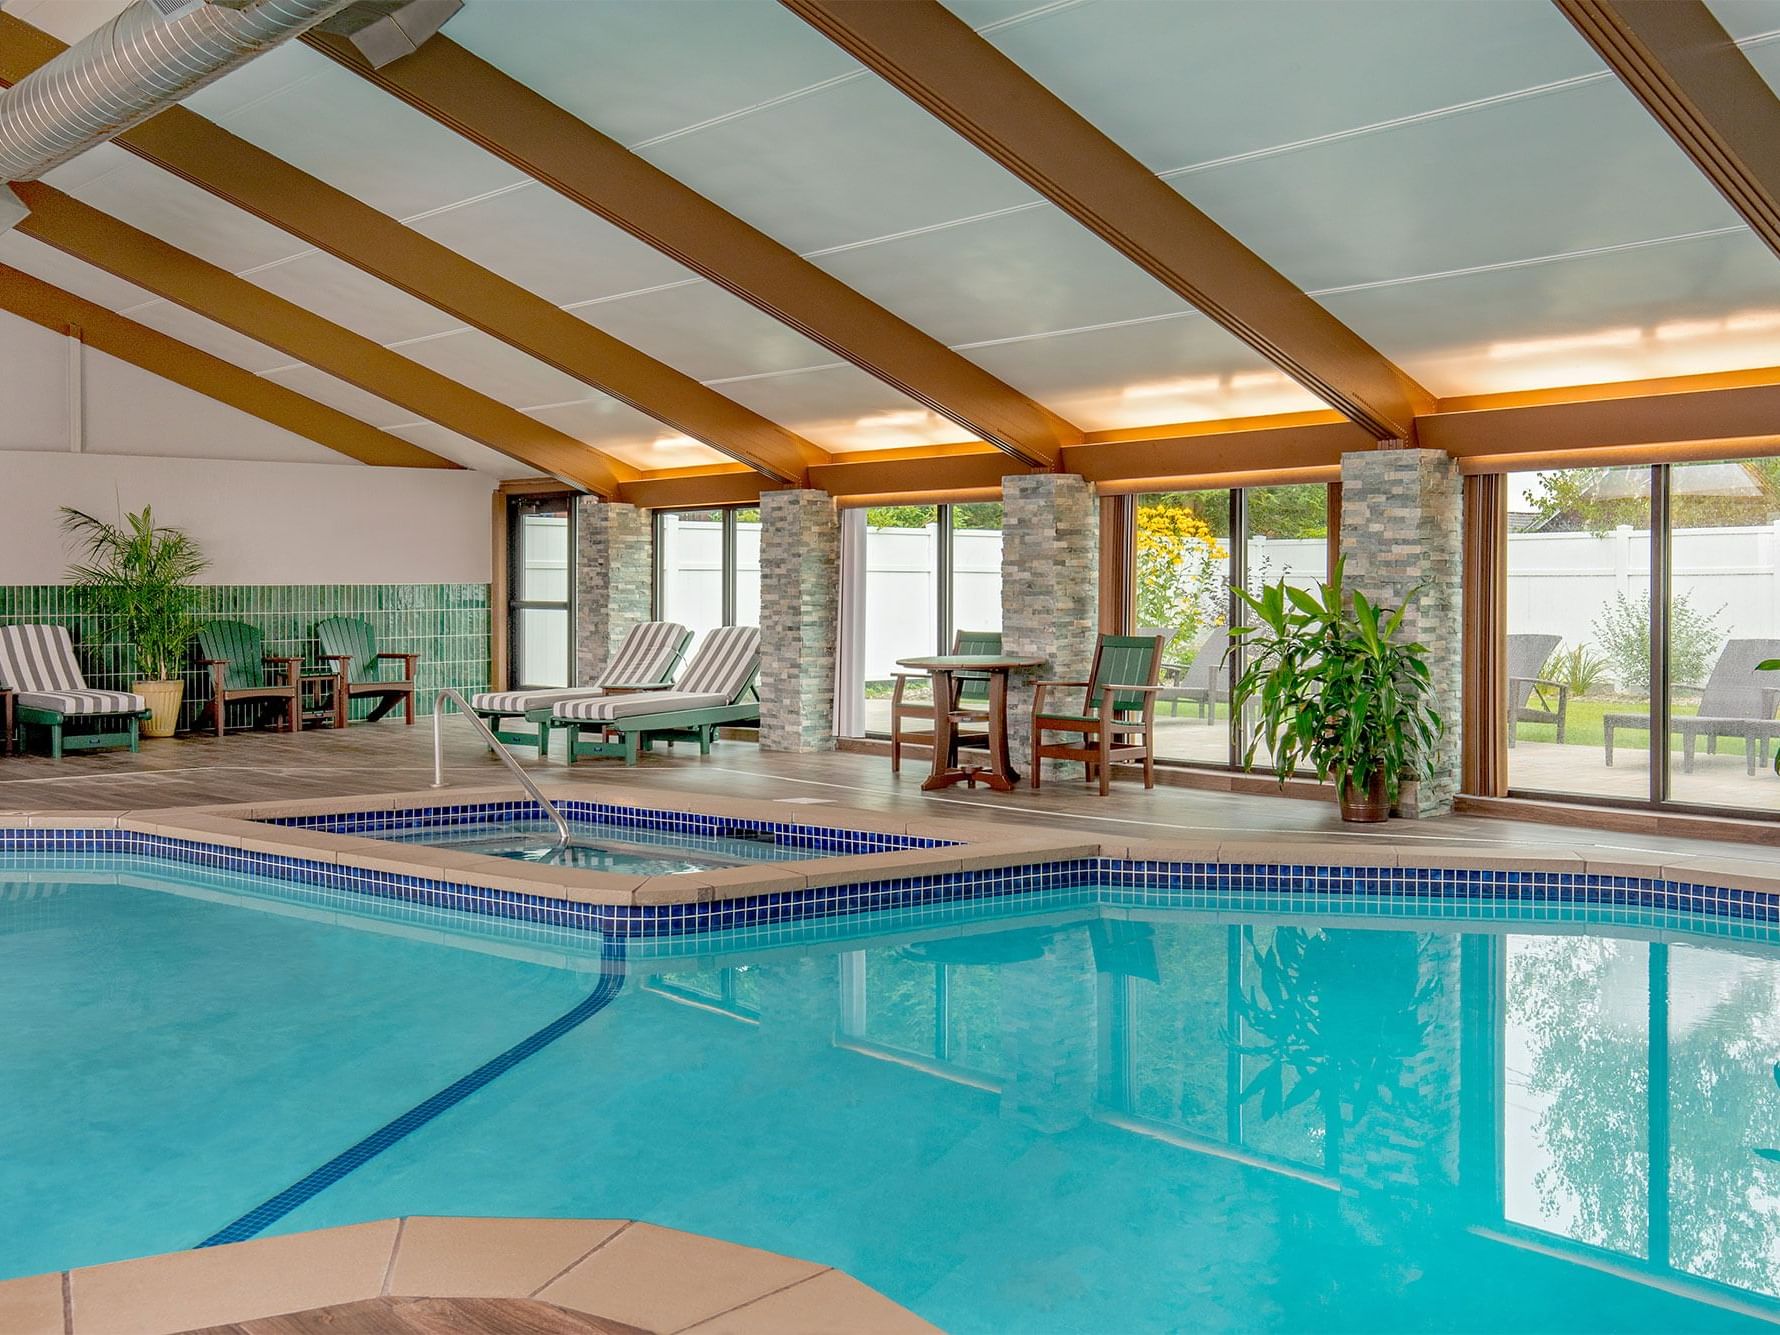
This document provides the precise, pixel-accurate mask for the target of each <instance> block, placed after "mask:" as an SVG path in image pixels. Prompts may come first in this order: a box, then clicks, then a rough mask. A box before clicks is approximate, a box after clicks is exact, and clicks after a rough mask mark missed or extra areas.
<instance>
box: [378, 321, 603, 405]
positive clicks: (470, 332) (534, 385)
mask: <svg viewBox="0 0 1780 1335" xmlns="http://www.w3.org/2000/svg"><path fill="white" fill-rule="evenodd" d="M401 353H402V355H403V356H404V357H411V358H413V359H414V360H415V361H417V362H419V363H421V365H423V366H430V367H432V368H433V370H435V371H437V372H439V373H440V374H441V375H447V376H450V377H451V378H452V379H453V380H455V381H457V382H458V383H459V384H461V385H468V386H469V387H470V388H471V389H475V390H480V391H481V392H482V393H484V394H486V395H488V396H489V397H490V398H494V399H499V400H500V401H501V402H502V403H505V404H507V405H509V406H511V407H514V408H529V407H532V406H533V405H535V404H540V403H567V402H570V401H572V400H575V399H581V398H585V397H586V396H587V394H588V393H589V392H590V391H589V389H588V387H587V386H586V385H584V384H582V383H581V382H580V381H579V380H577V379H575V378H574V377H573V376H570V375H564V374H563V373H562V372H561V371H558V370H556V369H554V368H553V367H550V366H546V365H545V364H544V363H543V362H541V361H539V360H537V359H536V358H535V357H530V356H527V355H526V354H525V353H523V352H520V351H519V350H518V349H517V348H514V347H512V346H511V345H509V344H506V343H503V342H501V341H500V340H499V339H498V338H493V337H490V336H489V335H487V334H484V333H482V332H481V331H480V330H476V329H465V330H460V331H459V332H457V333H455V334H447V335H446V336H445V337H443V338H429V339H427V340H425V341H424V342H420V343H409V344H405V345H404V346H403V347H402V348H401Z"/></svg>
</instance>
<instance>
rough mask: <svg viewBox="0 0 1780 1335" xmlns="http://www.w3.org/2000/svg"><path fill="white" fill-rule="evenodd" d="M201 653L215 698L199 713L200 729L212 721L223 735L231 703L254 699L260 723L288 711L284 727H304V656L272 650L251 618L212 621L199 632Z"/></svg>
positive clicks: (213, 726) (212, 696)
mask: <svg viewBox="0 0 1780 1335" xmlns="http://www.w3.org/2000/svg"><path fill="white" fill-rule="evenodd" d="M198 652H199V654H201V655H202V657H200V658H199V660H198V661H199V662H200V663H201V664H202V665H203V666H204V667H205V668H206V669H207V670H208V671H209V673H210V699H209V701H207V702H206V703H205V705H204V711H203V713H201V714H199V715H198V721H197V728H198V729H203V728H204V727H206V726H210V727H212V728H214V729H215V732H216V735H217V736H218V737H221V736H222V735H223V733H224V731H225V730H226V728H227V726H228V712H229V706H230V705H233V704H251V705H253V706H254V709H253V711H252V713H253V720H254V722H255V723H256V724H264V723H265V722H266V720H267V716H268V715H272V714H275V713H276V714H282V715H283V723H282V727H283V730H284V731H286V732H297V731H299V730H301V728H302V726H303V713H302V709H301V707H300V704H299V700H298V691H299V686H298V677H299V676H300V674H301V673H302V668H303V660H302V659H301V658H297V657H293V656H291V655H289V654H268V653H267V652H266V637H265V634H264V632H262V631H261V630H260V629H259V628H258V627H256V626H250V625H248V624H247V623H246V622H245V621H212V622H208V623H207V624H206V625H205V626H204V627H203V628H202V629H201V630H199V631H198ZM276 677H282V678H283V680H282V681H279V680H274V678H276Z"/></svg>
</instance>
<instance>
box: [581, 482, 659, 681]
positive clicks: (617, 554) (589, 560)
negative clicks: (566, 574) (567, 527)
mask: <svg viewBox="0 0 1780 1335" xmlns="http://www.w3.org/2000/svg"><path fill="white" fill-rule="evenodd" d="M654 551H655V545H654V534H653V533H652V531H651V527H650V522H649V512H648V511H647V510H639V509H638V508H637V507H636V506H634V505H620V504H618V503H616V502H608V501H602V500H600V499H599V498H598V497H595V496H583V497H581V498H580V499H579V500H577V501H576V502H575V684H576V685H577V686H587V685H591V684H592V683H593V682H594V680H595V679H597V678H598V676H599V674H600V673H601V671H603V670H604V668H605V666H606V664H607V663H609V662H610V661H611V659H612V655H613V654H614V653H616V652H617V651H618V644H619V642H620V641H621V640H623V638H624V636H625V632H627V631H628V630H629V629H630V628H631V627H632V626H633V625H635V624H636V623H637V622H639V621H647V620H649V614H650V606H651V598H652V593H653V585H654V582H655V558H654Z"/></svg>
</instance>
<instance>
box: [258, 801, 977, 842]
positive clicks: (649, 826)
mask: <svg viewBox="0 0 1780 1335" xmlns="http://www.w3.org/2000/svg"><path fill="white" fill-rule="evenodd" d="M556 807H557V810H559V811H560V812H562V814H563V816H564V817H566V818H567V819H568V820H570V821H585V822H597V823H600V824H606V825H617V826H622V827H627V828H630V829H635V830H652V831H660V832H665V833H672V834H686V835H696V836H698V837H700V838H706V839H726V838H736V837H738V835H745V834H770V835H772V836H773V842H774V844H775V845H777V846H778V847H781V848H807V849H812V850H817V851H822V852H830V853H902V852H909V851H912V850H915V849H922V848H950V847H953V846H954V843H955V841H953V840H950V839H933V838H928V837H926V836H923V835H913V834H891V833H887V832H884V831H880V830H847V829H837V828H835V827H833V826H827V825H813V824H810V823H808V822H807V821H777V820H764V819H761V818H758V817H748V816H712V815H708V814H706V813H704V812H698V811H672V810H665V809H661V808H657V807H639V806H631V805H625V804H621V803H616V802H589V801H582V800H579V799H565V800H562V801H558V802H557V803H556ZM545 819H546V817H545V815H544V810H543V808H542V807H540V806H539V805H538V804H537V803H536V802H533V801H530V800H507V801H497V802H464V803H454V804H447V805H440V806H423V807H405V808H396V809H393V810H392V809H388V808H385V809H383V810H365V811H330V812H322V813H316V814H310V815H303V816H265V817H260V818H257V823H259V824H264V825H282V826H285V827H287V828H291V829H300V830H316V831H319V832H322V833H327V834H355V835H364V836H367V837H370V838H373V839H374V838H377V837H379V836H381V835H390V834H401V833H408V832H412V831H418V830H435V829H449V828H450V827H452V826H457V825H482V824H488V823H490V822H496V821H543V820H545Z"/></svg>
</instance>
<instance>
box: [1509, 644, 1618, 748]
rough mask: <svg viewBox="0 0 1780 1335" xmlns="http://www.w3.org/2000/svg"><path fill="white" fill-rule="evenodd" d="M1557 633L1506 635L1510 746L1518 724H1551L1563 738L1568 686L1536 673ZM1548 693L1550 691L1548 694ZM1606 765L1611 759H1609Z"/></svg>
mask: <svg viewBox="0 0 1780 1335" xmlns="http://www.w3.org/2000/svg"><path fill="white" fill-rule="evenodd" d="M1561 639H1563V636H1561V635H1510V636H1509V637H1508V723H1509V728H1508V745H1510V746H1513V745H1514V740H1515V734H1516V733H1517V732H1519V731H1520V729H1519V728H1518V727H1517V726H1515V725H1517V724H1521V723H1555V724H1557V739H1558V741H1559V742H1562V741H1563V740H1564V721H1565V715H1567V714H1568V713H1569V712H1570V688H1569V687H1568V686H1566V685H1564V683H1563V682H1561V681H1552V680H1550V679H1549V678H1545V677H1541V676H1540V675H1539V673H1540V672H1541V671H1542V670H1543V669H1544V667H1545V665H1546V664H1547V663H1548V662H1550V661H1551V655H1552V651H1553V650H1555V649H1556V648H1557V647H1558V642H1559V641H1560V640H1561ZM1548 692H1549V693H1550V694H1548ZM1608 763H1609V764H1611V763H1612V762H1611V761H1609V762H1608Z"/></svg>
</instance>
